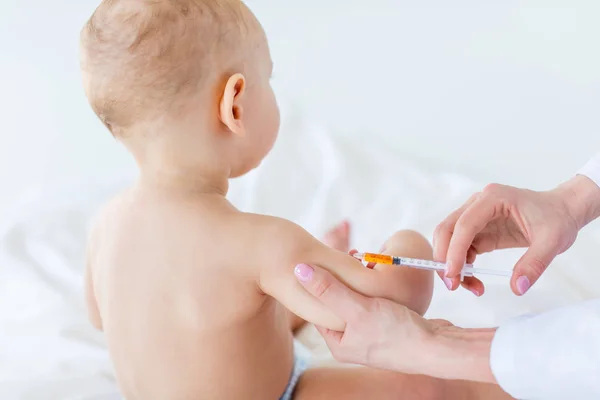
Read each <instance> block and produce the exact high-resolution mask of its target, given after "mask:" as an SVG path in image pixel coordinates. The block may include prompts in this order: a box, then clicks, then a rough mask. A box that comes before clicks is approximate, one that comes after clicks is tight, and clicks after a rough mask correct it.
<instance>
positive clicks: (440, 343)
mask: <svg viewBox="0 0 600 400" xmlns="http://www.w3.org/2000/svg"><path fill="white" fill-rule="evenodd" d="M495 333H496V328H491V329H463V328H458V327H455V326H450V327H444V328H441V329H439V330H438V331H436V333H435V334H434V335H433V337H432V338H431V340H432V341H433V344H432V347H431V348H433V349H434V351H433V352H431V353H430V354H431V360H430V362H429V365H430V368H431V370H430V371H428V372H427V374H428V375H430V376H434V377H437V378H441V379H450V380H465V381H476V382H485V383H496V379H495V378H494V375H493V374H492V369H491V366H490V351H491V348H492V340H493V338H494V335H495Z"/></svg>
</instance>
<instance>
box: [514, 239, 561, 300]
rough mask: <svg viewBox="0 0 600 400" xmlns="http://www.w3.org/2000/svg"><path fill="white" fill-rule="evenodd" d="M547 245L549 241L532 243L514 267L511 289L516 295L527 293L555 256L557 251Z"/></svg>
mask: <svg viewBox="0 0 600 400" xmlns="http://www.w3.org/2000/svg"><path fill="white" fill-rule="evenodd" d="M548 243H549V241H545V240H544V241H541V243H540V242H534V243H532V244H531V246H530V247H529V249H528V250H527V252H526V253H525V254H524V255H523V257H521V259H520V260H519V261H518V262H517V264H516V265H515V269H514V271H513V276H512V281H511V287H512V290H513V292H514V293H515V294H516V295H518V296H522V295H524V294H525V293H527V291H528V290H529V288H531V286H533V285H534V284H535V283H536V282H537V280H538V279H539V278H540V276H542V274H543V273H544V272H545V271H546V269H547V268H548V266H549V265H550V263H551V262H552V261H553V260H554V258H555V257H556V256H557V254H558V251H557V250H555V247H554V246H552V245H548Z"/></svg>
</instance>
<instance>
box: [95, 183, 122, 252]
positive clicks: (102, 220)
mask: <svg viewBox="0 0 600 400" xmlns="http://www.w3.org/2000/svg"><path fill="white" fill-rule="evenodd" d="M126 195H127V193H126V192H123V193H119V194H118V195H116V196H114V197H113V198H112V199H110V200H109V201H108V202H106V203H105V204H104V205H103V206H102V207H100V208H99V209H98V211H97V212H96V213H95V214H94V216H93V217H92V220H91V224H90V229H89V232H88V238H87V251H88V253H93V252H95V251H96V249H97V248H98V247H99V244H100V242H101V240H102V237H103V236H104V234H103V232H105V231H106V230H107V229H108V227H109V226H110V225H111V223H113V224H114V221H118V220H119V218H120V217H121V216H122V210H123V208H124V206H123V200H124V198H125V197H126Z"/></svg>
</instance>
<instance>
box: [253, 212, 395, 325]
mask: <svg viewBox="0 0 600 400" xmlns="http://www.w3.org/2000/svg"><path fill="white" fill-rule="evenodd" d="M265 234H266V235H267V237H268V245H262V246H261V249H259V257H258V258H259V259H260V260H261V268H260V278H259V284H260V287H261V289H262V290H263V291H264V292H265V293H266V294H269V295H271V296H273V297H274V298H276V299H277V300H278V301H279V302H281V303H282V304H283V305H284V306H286V307H287V308H288V309H289V310H290V311H292V312H293V313H295V314H296V315H298V316H299V317H301V318H303V319H305V320H307V321H309V322H312V323H314V324H315V325H319V326H323V327H326V328H329V329H334V330H338V331H342V330H343V329H344V328H345V323H344V321H341V320H340V319H339V318H338V317H337V316H336V315H335V314H333V313H332V312H331V311H330V310H329V309H327V308H326V307H325V306H323V304H321V302H320V301H318V300H317V299H316V298H314V297H313V296H312V295H310V294H308V292H306V290H305V289H304V288H303V287H302V286H301V285H300V283H299V282H298V281H297V280H296V277H295V276H294V268H295V266H296V265H298V264H300V263H305V264H310V265H316V266H319V267H322V268H324V269H326V270H328V271H329V272H331V273H332V274H333V275H334V276H336V277H337V278H338V279H339V280H340V281H342V282H343V283H345V284H346V285H347V286H348V287H350V288H352V289H354V290H355V291H357V292H359V293H362V294H364V295H366V296H370V297H384V298H391V299H393V293H386V292H385V291H386V290H387V289H386V287H389V286H388V285H382V280H381V279H382V277H381V276H380V273H379V272H378V271H375V270H371V269H368V268H365V267H364V266H363V265H362V264H361V263H360V262H359V261H357V260H356V259H354V258H353V257H352V256H350V255H348V254H346V253H342V252H340V251H338V250H334V249H332V248H330V247H328V246H326V245H325V244H323V243H321V242H320V241H319V240H317V239H316V238H314V237H313V236H312V235H310V234H309V233H308V232H306V231H305V230H304V229H302V228H301V227H300V226H298V225H296V224H294V223H292V222H289V221H286V220H280V219H273V221H272V224H271V225H270V226H269V232H266V233H265Z"/></svg>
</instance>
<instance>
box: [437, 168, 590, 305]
mask: <svg viewBox="0 0 600 400" xmlns="http://www.w3.org/2000/svg"><path fill="white" fill-rule="evenodd" d="M594 196H596V198H595V200H591V199H594ZM598 199H600V189H599V188H598V187H597V186H596V185H595V184H594V183H593V182H592V181H590V180H589V179H587V178H586V177H583V176H578V177H576V178H574V179H572V180H571V181H569V182H567V183H566V184H564V185H561V186H559V187H558V188H556V189H554V190H551V191H546V192H535V191H531V190H525V189H518V188H514V187H510V186H503V185H496V184H492V185H488V186H487V187H486V188H485V189H484V190H483V191H482V192H481V193H477V194H475V195H474V196H473V197H471V199H470V200H469V201H467V203H465V204H464V205H463V206H462V207H461V208H459V209H458V210H456V211H455V212H453V213H452V214H451V215H450V216H449V217H448V218H446V220H444V221H443V222H442V223H441V224H440V225H439V226H438V227H437V229H436V231H435V234H434V258H435V259H436V260H437V261H441V262H447V264H448V267H447V271H446V274H445V276H442V275H441V274H440V276H442V279H444V282H445V283H446V286H448V288H449V289H451V290H455V289H456V288H457V287H458V285H459V279H460V278H459V277H460V270H461V268H462V266H463V265H464V263H465V261H466V262H468V263H472V262H474V261H475V258H476V257H477V255H478V254H482V253H487V252H491V251H494V250H498V249H507V248H522V247H528V248H529V249H528V250H527V252H526V253H525V254H524V255H523V257H521V259H520V260H519V261H518V262H517V264H516V265H515V267H514V272H513V276H512V280H511V287H512V290H513V292H514V293H515V294H517V295H523V294H525V292H527V290H529V288H530V287H531V285H533V284H534V283H535V282H536V281H537V280H538V279H539V277H540V276H541V275H542V274H543V273H544V271H545V270H546V268H548V266H549V265H550V263H551V262H552V261H553V260H554V258H555V257H556V256H557V255H559V254H561V253H563V252H564V251H566V250H567V249H568V248H569V247H571V245H572V244H573V242H574V241H575V239H576V237H577V233H578V231H579V229H580V228H581V227H582V226H583V225H585V224H586V223H587V222H589V220H591V219H590V218H591V216H592V214H594V212H595V211H594V212H590V210H591V209H592V208H594V207H592V206H591V205H590V204H591V203H594V202H595V203H598ZM463 286H465V287H466V288H467V289H469V290H471V291H473V292H476V293H478V294H482V293H483V284H482V283H481V281H479V280H478V279H476V278H470V279H465V282H464V283H463Z"/></svg>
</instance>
